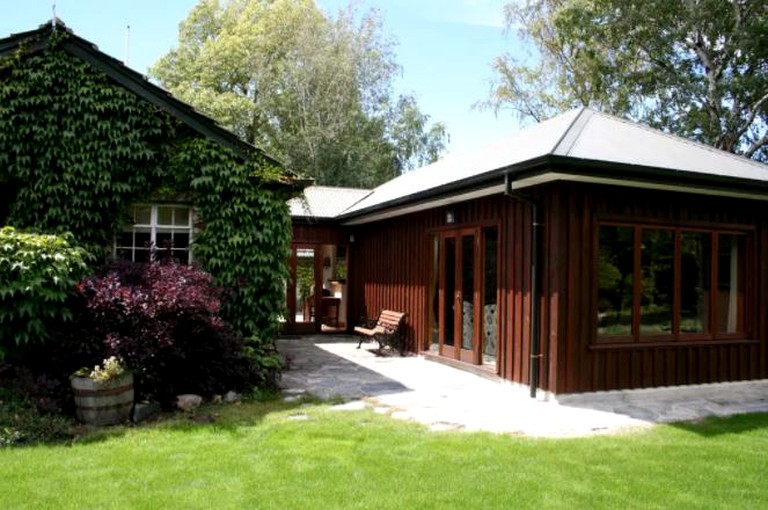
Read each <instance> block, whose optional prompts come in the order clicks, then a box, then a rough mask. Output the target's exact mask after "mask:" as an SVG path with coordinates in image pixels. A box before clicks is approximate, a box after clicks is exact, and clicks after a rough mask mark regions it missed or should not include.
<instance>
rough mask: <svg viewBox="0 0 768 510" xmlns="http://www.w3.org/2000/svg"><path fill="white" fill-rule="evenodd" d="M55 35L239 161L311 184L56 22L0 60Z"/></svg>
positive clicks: (35, 48)
mask: <svg viewBox="0 0 768 510" xmlns="http://www.w3.org/2000/svg"><path fill="white" fill-rule="evenodd" d="M54 31H63V32H65V33H66V34H67V35H66V38H65V39H64V40H63V41H61V43H60V47H61V48H62V49H63V50H65V51H67V52H68V53H70V54H71V55H73V56H75V57H77V58H79V59H81V60H83V61H85V62H88V63H89V64H91V65H92V66H93V67H94V68H96V69H97V70H99V71H100V72H102V73H104V74H106V75H107V76H109V77H110V78H111V79H112V80H114V81H115V82H116V83H118V84H119V85H121V86H123V87H125V88H126V89H127V90H129V91H131V92H133V93H134V94H136V95H138V96H139V97H141V98H143V99H145V100H146V101H149V102H150V103H151V104H153V105H154V106H156V107H157V108H159V109H161V110H162V111H164V112H166V113H168V114H169V115H171V116H172V117H174V118H176V119H178V120H179V121H180V122H182V123H184V124H185V125H187V126H189V127H190V128H191V129H192V130H194V131H195V132H197V133H199V134H201V135H203V136H205V137H207V138H209V139H211V140H213V141H215V142H217V143H218V144H220V145H222V146H224V147H226V148H228V149H229V150H231V151H232V152H233V153H234V154H235V155H237V156H238V157H240V158H243V159H251V160H253V159H255V160H260V161H262V162H264V163H266V164H270V165H274V166H277V167H280V168H282V169H283V172H284V174H285V177H286V181H287V182H286V183H284V184H290V185H292V186H295V185H299V186H300V187H301V189H303V188H304V187H306V186H307V185H308V182H310V181H308V180H306V179H302V178H300V176H299V175H298V174H296V173H295V172H293V171H291V170H288V169H286V168H285V167H284V166H283V164H282V163H280V162H279V161H278V160H277V159H275V158H273V157H272V156H270V155H268V154H267V153H266V152H264V151H263V150H262V149H260V148H258V147H255V146H253V145H251V144H249V143H247V142H244V141H243V140H241V139H240V138H238V137H237V136H236V135H235V134H233V133H232V132H230V131H228V130H227V129H225V128H223V127H221V126H219V125H218V124H217V123H216V121H215V120H213V119H212V118H210V117H208V116H206V115H204V114H202V113H200V112H198V111H197V110H195V109H194V108H193V107H192V106H190V105H188V104H187V103H184V102H183V101H180V100H178V99H176V98H175V97H173V96H172V95H171V94H170V93H169V92H167V91H166V90H164V89H162V88H161V87H159V86H157V85H154V84H153V83H151V82H150V81H149V80H147V78H146V77H145V76H144V75H143V74H141V73H138V72H136V71H134V70H132V69H130V68H129V67H127V66H126V65H124V64H123V63H122V62H121V61H119V60H117V59H115V58H113V57H110V56H109V55H107V54H106V53H104V52H102V51H100V50H99V49H98V47H97V46H96V45H95V44H93V43H91V42H90V41H88V40H86V39H83V38H81V37H79V36H77V35H76V34H74V33H73V32H72V30H71V29H69V28H67V27H66V25H64V24H63V23H62V22H61V21H57V23H56V26H55V27H54V26H53V25H52V24H51V23H50V22H49V23H47V24H45V25H41V26H40V27H39V28H37V29H36V30H30V31H26V32H21V33H17V34H13V35H11V36H10V37H7V38H5V39H1V40H0V57H3V56H6V55H9V54H11V53H12V52H14V51H16V50H18V49H19V48H23V49H24V51H25V53H28V54H32V53H37V52H40V51H43V50H45V49H46V48H48V47H49V46H50V38H51V36H52V35H53V33H54Z"/></svg>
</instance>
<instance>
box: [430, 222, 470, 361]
mask: <svg viewBox="0 0 768 510" xmlns="http://www.w3.org/2000/svg"><path fill="white" fill-rule="evenodd" d="M440 242H441V248H442V249H441V253H442V254H443V256H442V258H441V261H440V292H439V294H440V309H439V352H440V354H441V355H443V356H447V357H450V358H455V359H460V360H462V361H465V362H468V363H475V364H477V363H479V362H480V356H479V354H480V349H479V343H478V338H479V336H480V335H479V327H478V326H479V324H478V312H479V310H478V307H477V304H478V302H479V291H478V288H479V279H480V278H479V276H480V273H479V272H478V271H477V268H476V262H477V260H478V257H477V253H478V245H477V244H478V232H477V229H463V230H457V231H450V232H444V233H442V234H441V240H440Z"/></svg>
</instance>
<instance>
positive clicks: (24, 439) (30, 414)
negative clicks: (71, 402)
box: [0, 387, 74, 448]
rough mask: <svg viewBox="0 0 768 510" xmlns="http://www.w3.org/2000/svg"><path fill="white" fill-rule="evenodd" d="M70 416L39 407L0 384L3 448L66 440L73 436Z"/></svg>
mask: <svg viewBox="0 0 768 510" xmlns="http://www.w3.org/2000/svg"><path fill="white" fill-rule="evenodd" d="M73 425H74V423H73V421H72V420H71V419H68V418H66V417H64V416H61V415H58V414H50V413H46V412H41V411H39V410H38V409H37V408H36V406H35V405H34V404H33V403H32V402H30V401H29V400H28V399H25V398H23V397H20V396H19V395H18V394H16V393H14V392H11V391H9V390H7V389H5V388H2V387H0V448H3V447H8V446H15V445H23V444H24V445H28V444H35V443H48V442H57V441H65V440H68V439H71V438H72V427H73Z"/></svg>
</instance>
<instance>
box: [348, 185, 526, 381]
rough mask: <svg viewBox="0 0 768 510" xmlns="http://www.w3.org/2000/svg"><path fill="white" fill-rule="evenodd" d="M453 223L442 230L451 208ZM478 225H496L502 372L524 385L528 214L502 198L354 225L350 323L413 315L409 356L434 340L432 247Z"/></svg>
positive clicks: (408, 326)
mask: <svg viewBox="0 0 768 510" xmlns="http://www.w3.org/2000/svg"><path fill="white" fill-rule="evenodd" d="M448 209H450V210H453V211H454V212H455V215H456V222H455V223H454V224H453V225H450V226H449V225H446V224H445V213H446V210H448ZM478 224H484V225H491V224H493V225H497V226H498V227H499V247H500V249H499V261H498V267H499V271H500V275H499V313H498V317H499V331H500V337H499V347H498V357H499V374H500V375H501V376H502V377H504V378H507V379H510V380H515V381H520V382H526V381H527V377H528V341H529V339H528V323H529V322H528V318H529V317H530V294H529V291H530V274H529V270H528V268H529V266H530V260H529V252H530V210H529V207H528V206H527V205H525V204H523V203H520V202H516V201H513V200H510V199H508V198H506V197H504V196H503V195H498V196H494V197H488V198H485V199H478V200H473V201H469V202H465V203H461V204H454V205H451V206H449V207H442V208H438V209H435V210H431V211H424V212H419V213H414V214H409V215H407V216H403V217H399V218H394V219H391V220H385V221H380V222H376V223H372V224H367V225H363V226H360V227H356V228H354V229H352V230H351V231H350V233H352V234H353V235H354V237H355V242H354V243H352V244H351V245H350V260H351V264H350V269H349V270H350V275H349V281H350V282H351V297H352V299H351V304H350V306H351V307H352V310H351V313H352V314H353V315H351V316H352V317H363V316H366V317H375V316H377V315H378V313H379V312H380V311H381V310H382V309H396V310H402V311H405V312H406V313H407V314H408V317H407V319H406V341H407V345H408V348H409V349H410V350H411V351H420V350H423V349H427V348H429V345H430V343H431V341H432V337H431V324H429V319H430V308H431V306H432V288H430V283H431V282H430V275H431V271H432V267H431V264H432V260H433V252H432V250H433V244H432V236H433V235H436V234H437V233H438V232H439V231H440V230H442V229H453V228H461V227H462V226H473V225H478Z"/></svg>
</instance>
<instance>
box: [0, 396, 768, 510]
mask: <svg viewBox="0 0 768 510" xmlns="http://www.w3.org/2000/svg"><path fill="white" fill-rule="evenodd" d="M205 413H208V414H210V413H216V414H217V416H216V422H215V423H199V422H193V421H191V420H189V419H186V418H184V417H178V418H175V419H173V420H169V421H166V422H161V423H157V424H154V425H148V426H142V427H138V428H133V429H130V428H129V429H113V430H110V431H107V432H103V433H99V434H92V435H90V436H85V437H84V438H83V439H81V440H80V441H76V442H75V443H74V444H73V445H71V446H64V445H61V446H35V447H26V448H24V447H21V448H5V449H0V508H4V509H5V508H8V509H20V508H56V509H59V508H132V509H133V508H152V509H155V508H163V509H165V508H185V509H186V508H217V509H218V508H279V509H284V508H320V509H332V508H372V509H381V508H406V509H410V508H414V509H421V508H440V509H444V508H461V509H467V508H483V509H485V508H505V509H517V508H537V509H541V508H590V509H591V508H619V509H624V508H685V509H693V508H739V509H743V508H768V482H766V480H768V477H767V476H766V474H767V473H766V468H768V414H754V415H742V416H736V417H732V418H729V419H710V420H706V421H705V422H703V423H700V424H697V425H685V426H663V427H657V428H654V429H653V430H646V431H643V432H638V433H633V434H630V435H624V436H613V437H611V436H608V437H595V438H584V439H560V440H550V439H546V440H544V439H530V438H521V437H513V436H495V435H491V434H467V433H444V432H440V433H435V432H428V431H426V430H425V429H423V428H421V427H419V426H417V425H413V424H409V423H404V422H401V421H395V420H392V419H390V418H388V417H385V416H381V415H377V414H375V413H373V412H372V411H334V410H330V408H329V407H328V406H326V405H314V404H311V405H310V404H305V405H303V406H301V407H289V404H283V403H270V404H243V405H240V406H229V407H223V406H222V407H215V408H208V409H206V410H204V411H201V412H200V413H198V415H200V414H205Z"/></svg>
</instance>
